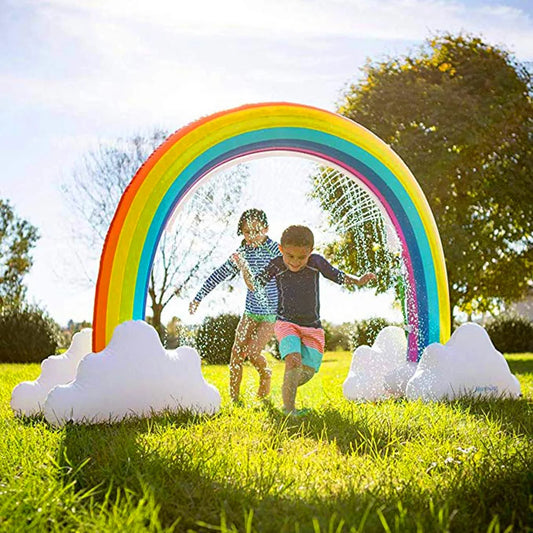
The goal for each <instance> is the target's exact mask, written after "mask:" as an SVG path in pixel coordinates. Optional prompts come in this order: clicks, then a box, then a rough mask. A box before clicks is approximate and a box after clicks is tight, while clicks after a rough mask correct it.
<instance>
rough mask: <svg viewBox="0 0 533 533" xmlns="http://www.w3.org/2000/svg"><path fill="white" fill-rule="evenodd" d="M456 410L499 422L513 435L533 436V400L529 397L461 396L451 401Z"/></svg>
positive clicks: (504, 429) (503, 428) (481, 418)
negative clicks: (492, 397) (491, 397)
mask: <svg viewBox="0 0 533 533" xmlns="http://www.w3.org/2000/svg"><path fill="white" fill-rule="evenodd" d="M450 406H451V407H452V408H453V409H454V410H460V411H462V412H463V413H465V414H467V415H470V416H475V417H477V418H479V419H480V420H482V421H483V420H488V421H490V422H492V423H496V424H499V425H500V426H501V428H502V430H503V431H505V432H506V433H509V434H511V435H515V434H519V435H528V436H533V401H531V400H530V399H527V398H518V399H509V398H501V399H494V400H484V399H479V398H461V399H458V400H454V401H452V402H450Z"/></svg>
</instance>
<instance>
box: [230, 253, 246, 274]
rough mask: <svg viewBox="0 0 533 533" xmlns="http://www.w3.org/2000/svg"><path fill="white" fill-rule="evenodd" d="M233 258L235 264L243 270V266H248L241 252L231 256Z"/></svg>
mask: <svg viewBox="0 0 533 533" xmlns="http://www.w3.org/2000/svg"><path fill="white" fill-rule="evenodd" d="M231 258H232V259H233V262H234V263H235V264H236V265H237V266H238V267H239V268H240V269H241V270H242V269H243V266H244V265H245V264H246V262H245V260H244V258H243V257H242V256H241V254H240V253H239V252H235V253H234V254H232V255H231Z"/></svg>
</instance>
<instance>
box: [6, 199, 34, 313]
mask: <svg viewBox="0 0 533 533" xmlns="http://www.w3.org/2000/svg"><path fill="white" fill-rule="evenodd" d="M38 239H39V234H38V232H37V228H35V227H34V226H32V225H31V224H30V223H29V222H28V221H27V220H23V219H21V218H19V217H18V216H17V215H16V214H15V212H14V211H13V208H12V207H11V205H10V204H9V202H8V201H6V200H2V199H0V310H2V309H3V308H4V307H5V306H6V305H8V304H10V305H12V306H14V307H18V306H20V304H21V303H22V302H23V301H24V298H25V295H26V287H25V286H24V285H23V283H22V279H23V278H24V276H25V275H26V274H27V273H28V272H29V271H30V268H31V266H32V264H33V260H32V257H31V250H32V249H33V248H34V246H35V244H36V242H37V240H38Z"/></svg>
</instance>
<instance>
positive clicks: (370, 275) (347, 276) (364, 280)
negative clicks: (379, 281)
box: [344, 272, 376, 287]
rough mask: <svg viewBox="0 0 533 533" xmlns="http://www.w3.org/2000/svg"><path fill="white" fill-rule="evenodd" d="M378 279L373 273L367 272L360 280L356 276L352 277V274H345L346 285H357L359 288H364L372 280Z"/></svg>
mask: <svg viewBox="0 0 533 533" xmlns="http://www.w3.org/2000/svg"><path fill="white" fill-rule="evenodd" d="M375 279H376V275H375V274H374V273H372V272H367V273H366V274H363V275H362V276H361V277H360V278H356V277H355V276H351V275H350V274H344V285H357V286H358V287H362V286H363V285H366V284H367V283H369V282H370V281H372V280H375Z"/></svg>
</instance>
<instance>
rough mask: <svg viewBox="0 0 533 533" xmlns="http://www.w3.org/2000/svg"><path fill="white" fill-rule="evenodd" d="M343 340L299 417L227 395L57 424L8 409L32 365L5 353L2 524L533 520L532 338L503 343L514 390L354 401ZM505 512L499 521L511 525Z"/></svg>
mask: <svg viewBox="0 0 533 533" xmlns="http://www.w3.org/2000/svg"><path fill="white" fill-rule="evenodd" d="M350 359H351V356H350V354H347V353H343V352H339V353H328V354H326V357H325V362H324V364H323V366H322V368H321V370H320V373H319V374H318V375H317V376H316V377H315V378H313V380H311V381H310V382H309V383H308V384H307V385H305V386H304V387H302V389H301V390H300V391H299V396H298V404H299V406H307V407H312V411H311V413H310V414H309V415H308V416H306V417H305V418H302V419H296V420H294V419H287V418H286V417H284V416H282V414H281V411H280V410H279V406H280V405H281V394H280V386H281V378H282V371H283V367H282V365H281V364H280V363H279V362H277V361H273V366H274V383H273V394H272V404H262V403H260V402H258V401H256V400H255V399H254V397H253V392H254V390H255V387H256V375H255V374H254V371H253V369H251V368H249V367H248V368H246V372H245V377H244V380H243V389H244V390H246V391H247V394H245V396H244V399H245V402H244V406H241V407H234V406H232V405H231V404H230V403H229V397H228V392H227V382H228V375H227V374H228V371H227V367H220V366H205V367H203V371H204V375H205V377H206V379H207V380H208V381H210V382H211V383H213V384H215V385H216V386H217V387H218V388H219V390H220V391H221V393H222V395H223V405H222V409H221V411H220V413H219V414H218V415H216V416H213V417H198V416H190V415H187V414H181V415H171V414H169V415H166V416H160V417H157V418H155V419H151V420H137V421H129V422H127V423H121V424H115V425H97V426H75V425H69V426H67V427H65V428H63V429H54V428H51V427H50V426H48V424H47V423H46V422H45V421H43V420H41V419H29V420H21V419H16V418H14V417H13V414H12V412H11V409H10V407H9V399H10V395H11V391H12V389H13V387H14V386H15V385H16V384H17V383H19V382H20V381H23V380H26V379H35V378H36V377H37V376H38V375H39V366H38V365H0V378H1V381H0V383H1V385H0V531H9V532H11V531H92V532H97V531H98V532H101V531H127V532H131V531H179V532H181V531H189V530H190V531H243V532H251V531H259V532H276V533H278V532H294V533H296V532H307V531H310V532H313V533H317V532H328V533H341V532H350V531H365V532H366V531H370V532H372V531H385V532H388V531H397V532H405V531H428V532H438V531H465V532H473V531H491V532H499V531H501V532H503V531H533V519H532V516H533V497H532V494H533V437H532V435H533V431H532V429H533V408H532V405H533V403H532V399H533V354H517V355H512V356H508V357H507V360H508V361H509V364H510V366H511V369H512V371H513V373H515V375H516V376H517V377H518V379H519V380H520V383H521V385H522V390H523V395H524V396H523V398H521V399H520V400H515V401H513V400H498V401H492V402H487V401H474V400H464V401H455V402H447V403H444V402H442V403H431V404H423V403H421V402H409V401H405V400H401V401H393V400H390V401H384V402H380V403H359V404H356V403H351V402H348V401H347V400H345V399H344V398H343V396H342V388H341V385H342V382H343V381H344V379H345V378H346V375H347V372H348V367H349V364H350ZM507 528H509V529H507Z"/></svg>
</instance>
